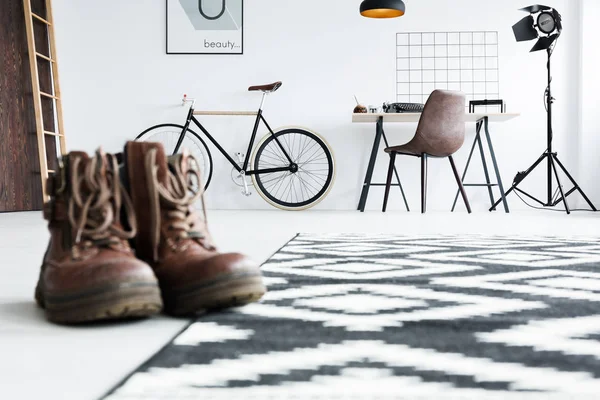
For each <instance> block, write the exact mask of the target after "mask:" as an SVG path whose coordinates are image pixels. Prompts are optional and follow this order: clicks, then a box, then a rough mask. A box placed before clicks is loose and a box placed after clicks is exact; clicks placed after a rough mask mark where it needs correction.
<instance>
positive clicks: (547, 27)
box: [490, 5, 597, 214]
mask: <svg viewBox="0 0 600 400" xmlns="http://www.w3.org/2000/svg"><path fill="white" fill-rule="evenodd" d="M522 11H526V12H529V13H531V14H534V13H538V12H540V11H542V12H541V13H540V15H539V16H538V22H537V25H534V22H533V21H534V19H533V17H532V16H529V17H525V18H524V19H523V20H521V21H520V22H519V23H518V24H516V25H515V26H514V27H513V30H514V31H515V36H516V38H517V40H518V41H524V40H531V39H535V38H538V37H539V36H538V33H537V31H536V30H535V28H536V27H537V28H539V29H540V30H541V31H542V32H543V33H545V34H548V35H550V34H551V33H553V32H556V31H557V32H558V33H555V34H554V35H551V36H547V37H541V38H539V41H538V42H537V43H536V45H535V46H534V47H533V49H532V50H531V51H532V52H533V51H538V50H544V49H545V50H546V52H547V54H548V65H547V66H548V87H547V89H546V111H547V114H548V143H547V149H546V151H545V152H544V154H542V155H541V157H540V158H539V159H538V160H537V161H536V162H535V163H534V164H533V165H532V166H531V167H529V169H527V170H526V171H524V172H519V173H518V174H517V176H516V177H515V180H514V183H513V185H512V187H511V188H510V189H509V190H508V191H507V192H506V193H505V196H508V195H509V194H511V193H512V192H513V191H514V192H518V193H520V194H522V195H524V196H526V197H528V198H529V199H531V200H534V201H535V202H536V203H538V204H540V205H541V206H542V207H555V206H557V205H559V204H560V203H564V206H565V210H566V212H567V214H571V208H570V207H569V203H568V201H567V197H569V196H570V195H571V194H573V193H575V192H579V193H580V194H581V196H582V197H583V198H584V199H585V201H586V202H587V203H588V205H589V206H590V207H591V209H592V210H593V211H597V210H596V207H595V206H594V204H592V202H591V201H590V199H589V198H588V197H587V196H586V194H585V193H584V191H583V190H582V189H581V187H580V186H579V185H578V184H577V182H576V181H575V179H574V178H573V176H572V175H571V174H570V173H569V171H568V170H567V168H565V166H564V165H563V164H562V163H561V162H560V160H559V158H558V154H557V153H555V152H553V149H552V139H553V130H552V104H553V103H554V98H553V97H552V74H551V61H552V53H553V51H554V47H555V46H556V40H557V39H558V37H559V36H560V32H561V31H562V24H561V17H560V14H559V13H558V12H557V11H556V10H553V9H551V8H550V7H546V6H539V5H536V6H531V7H527V8H524V9H522ZM544 161H547V166H548V171H547V173H548V177H547V178H548V188H547V189H548V199H547V201H545V202H544V201H541V200H539V199H538V198H536V197H534V196H532V195H530V194H529V193H527V192H525V191H524V190H522V189H520V188H519V185H520V184H521V182H523V180H525V179H526V178H527V177H528V176H529V175H530V174H531V173H532V172H533V171H534V170H535V169H536V168H537V167H538V166H540V165H541V164H542V163H543V162H544ZM559 168H560V169H561V170H562V171H563V172H564V173H565V175H566V176H567V178H568V179H569V180H570V181H571V183H572V184H573V188H572V189H570V190H569V191H565V189H564V188H563V185H562V184H561V180H560V177H559V175H558V170H559ZM553 178H556V182H557V184H558V188H557V191H556V192H555V191H554V187H553V186H554V180H553ZM557 194H559V196H557ZM501 201H502V200H499V201H497V202H496V204H494V205H493V206H492V208H491V209H490V211H494V210H496V207H498V205H499V204H500V202H501Z"/></svg>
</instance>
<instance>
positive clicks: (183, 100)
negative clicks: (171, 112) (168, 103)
mask: <svg viewBox="0 0 600 400" xmlns="http://www.w3.org/2000/svg"><path fill="white" fill-rule="evenodd" d="M187 103H192V108H194V106H195V105H196V99H188V97H187V94H184V95H183V99H182V103H181V106H182V107H185V105H186V104H187Z"/></svg>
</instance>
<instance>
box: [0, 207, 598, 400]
mask: <svg viewBox="0 0 600 400" xmlns="http://www.w3.org/2000/svg"><path fill="white" fill-rule="evenodd" d="M209 218H210V221H209V222H210V227H211V230H212V232H213V236H214V237H215V240H216V242H217V243H218V244H219V245H220V247H221V250H223V251H231V250H235V251H241V252H245V253H247V254H249V255H251V256H252V257H254V258H255V259H257V260H259V261H264V260H266V259H267V258H268V257H269V256H270V255H271V254H273V253H274V252H275V251H277V250H278V249H279V248H280V247H281V246H283V245H284V244H285V243H286V242H287V241H288V240H290V239H291V238H292V237H293V236H294V235H295V234H296V233H298V232H317V233H342V232H351V233H361V232H371V233H390V232H394V233H450V234H457V235H460V234H466V233H483V234H510V235H525V236H526V235H550V236H563V237H573V236H587V237H589V236H591V237H600V214H592V213H576V214H573V215H571V216H566V215H565V214H562V213H553V212H547V211H546V212H544V211H538V212H534V213H531V212H528V213H514V214H511V215H506V214H502V213H495V214H489V213H477V214H473V215H466V214H463V213H457V214H449V213H430V214H427V215H425V216H422V215H420V214H418V213H410V214H407V213H388V214H381V213H365V214H360V213H358V212H303V213H286V212H281V211H269V212H264V211H263V212H261V211H217V212H211V213H210V216H209ZM46 242H47V231H46V226H45V223H44V221H43V220H42V218H41V215H40V214H39V213H21V214H0V399H7V400H8V399H10V400H13V399H14V400H17V399H18V400H21V399H26V400H29V399H39V398H44V399H46V400H92V399H97V398H98V397H99V396H101V395H102V394H103V393H104V392H105V391H106V390H108V389H109V388H110V387H112V386H113V385H114V384H116V383H117V382H119V381H120V380H121V379H122V378H123V377H124V376H126V375H127V374H128V373H129V372H130V371H132V370H133V369H135V368H136V367H137V366H138V365H139V364H140V363H142V362H144V361H145V360H146V359H147V358H148V357H150V356H151V355H152V354H153V353H154V352H156V351H157V350H159V349H160V348H161V347H162V346H163V345H164V344H165V343H166V342H168V341H169V339H170V338H171V337H173V336H174V335H175V334H177V332H179V331H180V330H181V329H182V327H183V326H184V325H185V324H186V321H185V320H177V319H171V318H167V317H160V318H154V319H151V320H147V321H138V322H132V323H123V324H109V325H103V326H94V327H74V328H69V327H60V326H55V325H52V324H49V323H47V322H46V321H45V319H44V315H43V313H42V311H40V310H39V309H37V308H36V306H35V304H34V302H33V290H34V287H35V283H36V280H37V275H38V272H39V266H40V262H41V258H42V255H43V252H44V250H45V246H46V244H47V243H46Z"/></svg>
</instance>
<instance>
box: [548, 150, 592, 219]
mask: <svg viewBox="0 0 600 400" xmlns="http://www.w3.org/2000/svg"><path fill="white" fill-rule="evenodd" d="M552 158H554V160H555V161H556V162H557V163H558V166H559V167H560V169H562V170H563V171H564V173H565V175H567V178H569V180H570V181H571V183H572V184H573V185H574V186H575V188H576V189H577V190H578V191H579V193H580V194H581V196H582V197H583V198H584V199H585V201H586V202H587V203H588V205H589V206H590V207H591V208H592V210H593V211H598V210H597V209H596V207H595V206H594V203H592V201H591V200H590V199H589V198H588V197H587V196H586V194H585V193H584V191H583V189H581V187H580V186H579V185H578V184H577V182H576V181H575V179H573V177H572V176H571V174H570V173H569V171H567V169H566V168H565V166H564V165H563V164H562V163H561V162H560V160H559V159H558V156H557V155H556V154H553V155H552Z"/></svg>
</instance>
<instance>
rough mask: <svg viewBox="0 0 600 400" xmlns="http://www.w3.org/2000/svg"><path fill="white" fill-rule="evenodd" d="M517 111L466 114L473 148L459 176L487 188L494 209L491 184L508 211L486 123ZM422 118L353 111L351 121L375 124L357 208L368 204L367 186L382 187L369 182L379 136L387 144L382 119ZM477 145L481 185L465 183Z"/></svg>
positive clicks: (505, 118) (512, 116)
mask: <svg viewBox="0 0 600 400" xmlns="http://www.w3.org/2000/svg"><path fill="white" fill-rule="evenodd" d="M520 115H521V114H520V113H473V114H469V113H466V114H465V122H466V123H469V122H470V123H473V122H474V123H475V124H476V136H475V140H474V141H473V147H472V148H471V152H470V154H469V159H468V160H467V164H466V166H465V170H464V173H463V176H462V181H463V184H464V186H465V187H487V189H488V193H489V196H490V201H491V203H492V209H495V203H496V201H495V199H494V193H493V191H492V188H493V187H496V186H497V187H498V188H499V190H500V196H501V198H502V203H503V205H504V211H506V212H507V213H508V212H509V208H508V203H507V201H506V196H505V192H504V185H503V183H502V178H501V177H500V169H499V168H498V162H497V160H496V154H495V153H494V146H493V145H492V139H491V136H490V132H489V126H488V125H489V122H506V121H510V120H512V119H515V118H517V117H519V116H520ZM420 118H421V114H420V113H404V114H387V113H377V114H375V113H372V114H371V113H369V114H352V122H353V123H359V124H360V123H374V124H376V129H375V142H374V143H373V150H372V151H371V158H370V160H369V167H368V168H367V173H366V176H365V181H364V184H363V187H362V193H361V196H360V202H359V203H358V210H359V211H361V212H363V211H365V206H366V204H367V199H368V197H369V189H370V188H371V186H385V185H384V184H381V183H372V180H373V170H374V169H375V163H376V161H377V155H378V154H379V146H380V145H381V139H382V138H383V140H384V142H385V145H386V147H389V143H388V140H387V137H386V136H385V132H384V130H383V124H384V122H391V123H417V122H419V119H420ZM482 130H483V131H484V133H485V138H486V140H487V145H488V149H489V151H490V155H491V158H492V164H493V167H494V172H495V174H496V179H497V183H495V184H492V182H491V180H490V173H489V170H488V167H487V161H486V156H485V152H484V148H483V140H482V138H481V136H482ZM476 146H478V147H479V152H480V154H481V161H482V163H483V171H484V173H485V178H486V183H483V184H468V183H464V181H465V177H466V176H467V171H468V169H469V165H470V163H471V159H472V158H473V153H474V152H475V147H476ZM394 172H395V174H396V179H397V181H398V184H397V185H394V186H399V187H400V191H401V192H402V197H403V199H404V203H405V205H406V209H407V211H410V208H409V206H408V202H407V201H406V196H405V195H404V188H403V187H402V183H401V182H400V176H399V175H398V171H396V170H395V171H394ZM458 193H459V192H457V194H456V197H455V199H454V205H453V206H452V211H454V210H455V208H456V202H457V200H458Z"/></svg>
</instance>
